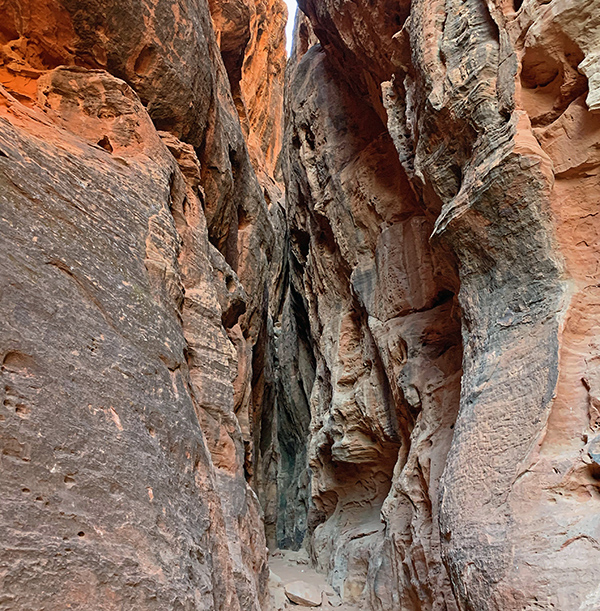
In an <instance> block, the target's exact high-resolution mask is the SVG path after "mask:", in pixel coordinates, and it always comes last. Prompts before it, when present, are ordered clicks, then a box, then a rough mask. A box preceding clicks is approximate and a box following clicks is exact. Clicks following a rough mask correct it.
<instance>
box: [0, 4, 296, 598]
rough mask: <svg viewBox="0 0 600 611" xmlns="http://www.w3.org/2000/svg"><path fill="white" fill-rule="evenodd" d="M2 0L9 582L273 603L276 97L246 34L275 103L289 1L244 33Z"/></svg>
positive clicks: (204, 22)
mask: <svg viewBox="0 0 600 611" xmlns="http://www.w3.org/2000/svg"><path fill="white" fill-rule="evenodd" d="M223 7H225V3H223ZM210 8H214V7H210ZM0 15H1V18H0V83H1V85H2V86H1V87H0V151H1V152H0V182H1V184H2V188H1V189H0V217H1V227H0V231H1V233H2V239H1V240H0V248H1V249H2V256H1V260H2V263H1V264H0V284H1V287H2V288H1V291H0V295H1V300H2V305H1V311H2V317H1V318H2V322H1V323H0V329H1V330H0V361H1V364H2V365H1V377H2V385H1V386H0V388H1V390H0V393H1V401H2V405H1V406H0V448H1V457H0V461H1V464H2V477H1V478H0V489H1V495H0V496H1V497H2V502H1V503H0V516H1V517H0V522H1V525H2V526H1V528H2V532H3V533H4V535H3V537H2V541H1V544H0V545H1V547H2V552H1V553H0V558H1V560H0V566H1V568H0V606H1V607H2V608H5V609H32V608H41V607H44V608H45V609H64V608H66V607H68V608H72V609H91V608H93V609H119V610H124V609H207V610H208V609H211V610H212V609H228V610H231V609H240V610H241V609H244V610H246V609H256V610H258V609H261V608H265V607H266V605H267V604H268V593H267V590H266V584H267V579H268V568H267V564H266V559H267V557H266V540H265V535H264V528H263V519H262V509H261V507H260V504H259V501H258V497H257V494H256V492H255V490H253V489H252V487H251V486H250V485H249V482H251V483H253V484H254V478H255V471H256V466H257V464H258V462H259V461H258V456H259V446H260V435H261V433H262V428H261V421H262V414H263V401H264V392H263V390H262V386H261V378H262V377H264V375H265V374H264V371H265V370H266V369H267V366H266V362H267V359H268V354H269V353H268V346H267V344H268V337H269V327H272V324H271V323H269V320H270V318H269V317H270V314H269V301H268V294H269V291H270V285H271V282H272V280H271V275H270V274H271V272H270V266H271V265H274V266H275V268H277V265H279V266H281V263H277V261H278V257H279V259H281V254H280V253H281V252H282V246H281V244H282V241H281V238H280V237H279V236H280V232H278V231H276V229H275V226H276V224H277V223H279V222H280V217H281V211H280V209H279V203H278V202H277V201H271V202H270V203H267V201H266V199H265V194H266V193H267V188H268V189H271V190H272V189H273V188H274V187H273V186H272V184H271V183H273V184H274V181H273V178H272V174H273V163H272V157H273V155H274V153H273V150H274V149H275V148H276V147H277V146H278V144H277V143H278V141H279V139H280V138H281V126H280V123H279V117H280V116H281V115H280V114H279V115H277V113H274V114H268V116H263V115H261V114H260V113H258V111H257V113H258V114H257V113H251V116H250V118H244V119H243V122H240V117H239V114H238V112H239V106H237V104H238V102H239V100H240V99H242V100H243V98H241V97H240V96H241V94H240V93H239V87H238V90H236V88H235V84H236V81H235V78H236V74H235V70H236V65H233V66H232V64H231V63H230V61H229V57H230V55H229V54H230V53H232V52H233V51H236V52H237V53H238V55H239V56H240V57H242V59H243V58H247V59H248V61H249V62H250V61H251V58H252V57H257V56H261V58H260V59H254V60H253V62H254V65H255V66H256V67H254V68H253V69H250V68H249V69H248V71H247V72H246V75H245V78H246V81H245V82H246V83H247V88H248V89H250V88H251V87H254V88H255V89H261V91H262V95H263V97H264V99H265V100H269V103H270V104H271V105H272V106H273V107H275V108H280V107H281V103H280V102H278V98H279V99H280V98H281V92H282V86H283V65H282V59H281V58H282V57H284V54H285V47H284V37H283V28H284V21H285V18H284V15H285V9H284V7H283V5H282V3H280V2H271V3H257V5H256V7H254V5H253V13H252V20H251V24H250V25H248V29H249V31H251V32H254V33H253V35H252V36H253V37H252V36H251V37H245V38H244V37H242V38H240V39H235V40H234V41H233V42H232V41H229V42H228V43H227V45H228V46H227V47H225V40H226V39H227V37H226V36H224V35H223V36H221V35H220V31H219V28H218V23H219V21H218V19H219V15H218V13H216V12H215V14H214V15H213V16H214V23H213V16H211V12H210V10H209V6H208V4H207V3H206V2H205V1H204V0H203V1H201V2H187V1H185V0H180V1H170V0H158V1H148V2H145V1H137V0H132V1H129V2H127V1H126V2H96V1H94V0H91V1H89V2H87V1H86V2H54V1H53V0H49V1H48V2H46V1H39V0H32V1H28V0H23V1H21V0H6V1H5V2H2V3H1V4H0ZM273 15H275V16H276V17H277V19H274V18H272V17H273ZM259 24H262V25H259ZM259 28H262V32H263V34H264V38H263V39H262V42H260V43H259V41H258V40H257V34H256V31H257V30H258V29H259ZM249 40H251V44H249ZM219 42H221V43H222V44H223V47H222V48H219V46H218V43H219ZM257 45H259V47H258V48H259V50H258V51H256V47H257ZM248 49H254V51H252V53H250V54H248ZM260 62H262V64H261V67H260V68H259V67H258V66H257V64H258V63H260ZM264 66H267V67H268V70H266V71H265V72H266V73H268V78H263V77H264V76H265V75H263V73H262V72H261V69H262V68H263V67H264ZM238 84H239V83H238ZM279 113H281V111H279ZM258 134H260V136H259V135H258ZM250 135H254V137H255V139H257V140H260V142H262V143H264V148H260V147H255V148H256V152H254V153H252V157H253V159H259V160H260V159H261V157H259V155H262V158H266V159H271V162H270V165H267V166H266V167H264V168H263V167H261V168H260V170H261V176H262V178H261V181H262V182H263V183H264V184H265V186H264V187H263V186H262V185H261V183H260V182H259V180H258V179H257V176H256V173H255V171H254V169H253V167H252V164H251V161H250V159H251V156H250V154H249V152H248V150H249V147H248V146H247V145H246V139H250ZM250 150H251V151H252V150H253V149H252V147H250ZM263 386H264V384H263ZM265 438H266V440H267V441H265V445H266V446H267V447H268V446H269V444H270V442H269V439H270V437H269V435H268V431H266V432H265ZM271 445H272V444H271Z"/></svg>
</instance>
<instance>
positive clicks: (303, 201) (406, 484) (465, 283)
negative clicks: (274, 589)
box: [284, 0, 600, 610]
mask: <svg viewBox="0 0 600 611" xmlns="http://www.w3.org/2000/svg"><path fill="white" fill-rule="evenodd" d="M299 5H300V8H301V9H302V11H303V12H304V13H305V15H306V17H303V18H302V19H301V23H300V24H299V26H298V30H297V32H298V37H297V40H296V49H295V54H294V57H293V62H292V65H291V66H290V67H289V81H288V89H287V94H286V96H287V116H286V133H285V141H284V157H285V173H286V182H287V189H288V191H287V209H288V216H289V225H290V238H291V248H292V256H291V260H292V265H291V269H292V278H295V281H296V282H297V283H298V284H299V285H301V286H302V287H303V292H304V294H305V296H306V303H307V306H306V307H307V312H308V314H309V319H310V336H311V341H312V345H313V355H314V358H315V362H316V376H315V382H314V385H313V386H312V391H311V398H310V406H311V424H310V441H309V450H308V462H309V465H310V470H311V485H312V491H311V494H312V502H311V509H310V512H309V513H311V514H314V518H315V519H314V520H312V521H311V520H310V519H309V528H308V535H309V539H310V540H309V547H310V548H311V551H312V553H313V557H314V558H315V559H316V561H317V562H318V564H319V565H320V566H321V567H322V568H324V569H325V570H326V571H327V572H328V573H329V577H330V580H331V583H332V584H333V585H334V587H336V588H337V589H338V590H339V592H340V594H342V597H343V598H345V599H346V600H348V601H358V600H361V601H363V602H364V603H367V604H369V605H370V606H371V607H372V608H374V609H382V610H383V609H457V608H460V609H478V610H480V609H498V610H500V609H503V610H506V609H533V608H543V609H549V608H555V609H593V608H595V606H597V605H598V602H599V601H598V590H597V584H598V572H597V568H596V567H597V562H595V561H594V560H593V559H594V558H595V557H596V554H597V553H598V549H599V548H598V521H597V519H596V518H595V517H594V516H595V514H596V513H597V511H596V507H595V506H596V503H597V501H598V486H597V477H598V472H597V465H596V462H595V461H596V460H597V455H596V445H597V443H596V441H597V440H596V428H597V425H598V417H597V408H596V406H595V405H596V403H597V401H596V398H595V393H596V389H595V373H594V372H595V369H594V362H595V361H596V343H597V342H596V323H595V315H594V312H595V305H594V303H595V297H594V295H595V293H594V291H595V289H594V287H595V284H596V280H595V278H596V274H597V269H596V268H597V263H598V255H597V245H596V229H595V225H596V221H595V214H596V210H595V208H596V198H595V197H594V195H593V194H594V193H596V192H597V187H598V177H597V166H598V159H597V158H596V157H597V155H596V152H595V151H596V148H597V144H596V143H597V141H598V121H597V119H596V115H595V114H594V112H595V110H596V106H597V103H596V102H597V91H596V90H597V65H596V64H597V53H598V50H597V40H596V39H597V36H596V33H597V28H598V15H600V5H598V3H597V2H569V3H566V2H562V1H560V0H553V1H551V2H537V1H536V0H525V1H524V2H518V3H516V2H515V3H513V2H508V1H497V2H485V1H483V0H469V1H467V2H453V1H446V0H444V1H442V0H440V1H439V2H429V1H420V0H416V1H413V2H411V3H408V2H402V1H400V0H392V1H388V2H384V1H383V0H381V1H379V2H374V3H369V4H368V5H367V4H366V3H364V4H362V3H356V2H350V1H347V2H346V1H342V2H339V1H336V2H334V1H333V0H331V1H329V0H325V1H323V2H316V1H315V2H313V1H312V0H302V1H301V2H300V3H299ZM316 524H318V526H316V527H315V525H316ZM313 528H314V532H313ZM584 558H585V560H584Z"/></svg>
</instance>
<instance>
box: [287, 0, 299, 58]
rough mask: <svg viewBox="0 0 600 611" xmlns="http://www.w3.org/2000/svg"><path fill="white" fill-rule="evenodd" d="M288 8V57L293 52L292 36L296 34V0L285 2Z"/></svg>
mask: <svg viewBox="0 0 600 611" xmlns="http://www.w3.org/2000/svg"><path fill="white" fill-rule="evenodd" d="M285 3H286V4H287V7H288V22H287V26H286V27H285V38H286V48H287V54H288V57H289V56H290V53H291V52H292V35H293V34H294V17H295V16H296V7H297V4H296V0H285Z"/></svg>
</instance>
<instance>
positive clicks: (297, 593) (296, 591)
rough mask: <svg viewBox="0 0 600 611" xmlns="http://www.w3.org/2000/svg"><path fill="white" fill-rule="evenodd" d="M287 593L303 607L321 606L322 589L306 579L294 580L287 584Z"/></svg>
mask: <svg viewBox="0 0 600 611" xmlns="http://www.w3.org/2000/svg"><path fill="white" fill-rule="evenodd" d="M285 595H286V596H287V597H288V598H289V599H290V600H291V601H292V602H294V603H296V604H297V605H301V606H302V607H319V606H320V605H321V596H322V594H321V590H320V589H319V588H317V587H316V586H313V585H311V584H309V583H306V582H305V581H292V582H291V583H288V584H286V585H285Z"/></svg>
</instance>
